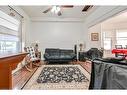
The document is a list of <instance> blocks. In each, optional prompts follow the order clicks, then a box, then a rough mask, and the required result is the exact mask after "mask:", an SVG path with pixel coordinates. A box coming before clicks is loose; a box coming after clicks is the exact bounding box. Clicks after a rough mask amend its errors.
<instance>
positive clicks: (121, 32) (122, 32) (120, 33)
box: [116, 30, 127, 37]
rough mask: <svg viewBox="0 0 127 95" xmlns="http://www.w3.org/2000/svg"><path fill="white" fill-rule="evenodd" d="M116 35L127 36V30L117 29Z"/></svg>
mask: <svg viewBox="0 0 127 95" xmlns="http://www.w3.org/2000/svg"><path fill="white" fill-rule="evenodd" d="M116 37H127V30H117V31H116Z"/></svg>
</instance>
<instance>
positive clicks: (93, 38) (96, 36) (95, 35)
mask: <svg viewBox="0 0 127 95" xmlns="http://www.w3.org/2000/svg"><path fill="white" fill-rule="evenodd" d="M91 41H99V33H91Z"/></svg>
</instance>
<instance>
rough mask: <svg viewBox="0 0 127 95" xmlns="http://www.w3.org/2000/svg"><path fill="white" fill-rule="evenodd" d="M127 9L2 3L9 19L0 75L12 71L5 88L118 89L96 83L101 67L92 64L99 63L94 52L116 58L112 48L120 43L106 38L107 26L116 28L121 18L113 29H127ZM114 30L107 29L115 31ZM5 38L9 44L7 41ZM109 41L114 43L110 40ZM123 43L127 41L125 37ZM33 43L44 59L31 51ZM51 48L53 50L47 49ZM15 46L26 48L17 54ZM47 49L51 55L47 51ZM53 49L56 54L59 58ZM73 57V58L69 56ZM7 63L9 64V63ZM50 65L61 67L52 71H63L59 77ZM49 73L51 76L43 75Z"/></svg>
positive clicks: (0, 13)
mask: <svg viewBox="0 0 127 95" xmlns="http://www.w3.org/2000/svg"><path fill="white" fill-rule="evenodd" d="M54 7H55V8H56V9H59V8H60V11H59V12H55V11H54V12H52V9H53V8H54ZM126 9H127V6H113V5H112V6H103V5H101V6H96V5H80V6H77V5H56V6H55V5H42V6H40V5H39V6H28V5H24V6H12V5H5V6H0V21H1V22H3V23H1V24H0V30H1V31H0V37H1V38H0V41H1V43H0V45H1V47H0V49H1V50H0V54H1V58H0V59H1V62H0V64H2V65H1V67H0V68H1V73H0V75H1V76H3V75H4V74H5V73H6V74H8V76H4V77H3V78H1V79H2V81H1V84H0V89H19V90H20V89H22V90H26V89H27V90H31V89H32V90H35V89H36V90H44V89H46V90H52V89H53V90H59V89H60V90H63V89H64V90H65V89H67V90H68V89H69V90H72V89H78V90H86V89H113V88H110V87H111V86H105V85H103V87H100V88H99V84H97V85H96V87H95V85H94V86H93V85H92V82H93V79H94V78H93V76H92V75H91V74H92V72H93V70H95V68H94V69H93V68H91V65H92V64H93V63H94V59H93V56H94V57H97V58H102V55H103V58H108V57H110V58H111V57H112V59H111V60H114V59H113V58H114V57H115V53H113V52H112V49H114V48H115V45H116V43H115V41H114V40H113V41H114V42H113V43H110V42H109V40H108V41H107V40H104V36H103V32H105V31H109V30H111V29H112V26H113V25H114V24H116V23H117V25H116V26H114V27H115V28H114V27H113V29H116V28H118V29H120V28H121V29H126V23H125V19H126ZM83 10H85V11H83ZM116 16H120V17H116ZM124 17H125V18H124ZM112 19H114V20H112ZM118 19H120V20H118ZM5 20H6V21H5ZM116 20H118V21H116ZM113 21H114V22H113ZM121 21H123V22H121ZM10 23H11V24H10ZM121 23H122V24H121ZM110 24H112V26H111V25H110ZM120 25H121V26H120ZM118 26H119V27H118ZM122 26H123V27H122ZM9 29H10V30H9ZM5 30H6V31H5ZM125 32H126V31H125ZM110 33H111V32H110ZM110 33H109V34H108V33H107V34H106V35H111V34H110ZM8 35H9V36H8ZM109 37H110V36H108V37H107V38H109ZM113 38H114V36H113V37H112V39H113ZM2 41H4V42H5V43H6V44H5V43H4V44H3V42H2ZM106 41H107V43H106ZM9 42H10V43H9ZM107 44H110V45H108V46H106V45H107ZM119 44H122V43H121V42H119ZM122 45H126V44H125V43H124V44H122ZM28 47H30V48H31V47H32V48H31V49H33V48H34V50H35V53H36V51H37V56H39V58H40V60H39V61H36V60H34V61H33V60H32V59H31V60H32V61H31V60H30V58H31V55H30V54H32V53H33V52H32V53H31V52H29V49H28ZM109 47H110V48H109ZM91 48H92V49H93V48H94V49H95V48H96V53H95V54H89V55H87V54H88V53H87V54H86V52H88V51H89V50H91ZM25 49H26V50H25ZM47 49H48V51H46V50H47ZM101 50H102V51H101ZM15 51H17V52H20V54H17V53H16V54H14V53H15ZM24 52H25V53H24ZM93 52H94V51H92V53H93ZM4 53H7V54H9V55H6V54H4ZM11 53H12V54H13V55H11ZM47 53H49V55H46V54H47ZM82 54H83V57H82ZM51 55H53V59H52V56H51ZM17 56H18V57H17ZM47 56H48V57H47ZM54 56H55V57H54ZM84 56H85V57H84ZM11 57H13V61H12V59H6V58H11ZM14 57H15V58H14ZM60 57H61V59H60ZM68 57H69V58H70V57H71V58H70V59H67V58H68ZM124 57H126V54H125V55H124ZM54 58H55V59H54ZM119 58H121V57H119ZM122 58H123V57H122ZM50 59H51V60H50ZM63 59H64V60H63ZM5 60H8V61H5ZM9 60H11V61H10V63H11V62H12V63H13V62H14V65H12V64H10V63H9ZM116 60H121V59H118V57H117V58H116V59H115V62H116ZM96 61H97V60H96ZM96 61H95V63H96ZM99 61H100V60H99ZM4 62H5V63H4ZM3 63H4V64H3ZM5 64H8V65H7V66H4V65H5ZM11 66H12V67H11ZM7 67H9V68H10V69H9V68H7ZM3 68H4V69H3ZM5 68H6V69H7V70H5ZM49 68H50V70H49V72H50V71H52V72H55V73H56V74H55V75H53V74H49V76H50V78H51V77H54V76H57V77H55V79H56V80H54V79H52V78H51V79H49V78H47V74H48V73H49V72H47V71H48V69H49ZM54 68H55V70H54ZM68 68H69V69H68ZM96 69H97V68H96ZM62 70H63V71H62ZM66 70H67V71H66ZM100 70H103V69H102V68H101V69H100ZM71 71H73V72H71ZM103 71H104V70H103ZM59 72H61V73H59ZM66 72H67V73H66ZM76 72H77V73H76ZM62 73H65V74H62ZM59 74H60V75H59ZM71 74H72V76H71ZM44 75H45V77H42V76H44ZM67 75H68V76H67ZM1 76H0V77H1ZM61 76H62V77H61ZM91 76H92V77H91ZM105 76H106V75H105ZM7 77H9V80H7V79H6V78H7ZM76 77H78V78H76ZM100 77H101V76H100ZM110 77H111V76H110ZM10 78H11V82H10ZM91 78H93V79H91ZM43 79H44V80H43ZM57 79H58V80H57ZM59 79H60V80H59ZM125 79H126V78H125ZM5 81H8V83H4V82H5ZM35 81H36V83H35ZM63 81H64V82H63ZM37 82H38V83H37ZM46 82H47V84H46ZM55 82H56V83H55ZM94 82H95V80H94ZM106 83H107V82H106ZM4 84H6V85H4ZM93 84H94V83H93ZM95 84H96V83H95ZM91 85H92V87H91ZM122 85H123V84H122ZM97 86H98V87H97ZM124 86H125V85H123V86H117V87H118V88H117V87H116V88H115V87H114V86H112V87H114V89H122V87H123V89H126V87H125V88H124ZM108 87H109V88H108Z"/></svg>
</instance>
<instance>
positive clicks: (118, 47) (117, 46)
mask: <svg viewBox="0 0 127 95" xmlns="http://www.w3.org/2000/svg"><path fill="white" fill-rule="evenodd" d="M115 48H116V49H123V47H122V45H115Z"/></svg>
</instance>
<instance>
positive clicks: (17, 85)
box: [12, 61, 91, 89]
mask: <svg viewBox="0 0 127 95" xmlns="http://www.w3.org/2000/svg"><path fill="white" fill-rule="evenodd" d="M42 64H43V65H45V64H44V62H43V61H42ZM74 64H80V65H81V66H82V67H83V68H84V69H85V70H86V71H87V72H89V73H90V72H91V62H90V61H86V62H80V61H77V62H74ZM37 69H38V67H34V68H33V70H32V72H29V71H28V70H26V68H25V67H24V68H22V69H21V70H19V71H17V72H16V73H14V74H13V78H12V80H13V89H22V88H23V86H24V85H25V84H26V83H27V81H28V80H29V79H30V78H31V77H32V75H33V74H34V73H35V72H36V70H37Z"/></svg>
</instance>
